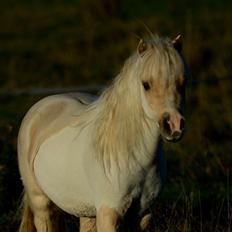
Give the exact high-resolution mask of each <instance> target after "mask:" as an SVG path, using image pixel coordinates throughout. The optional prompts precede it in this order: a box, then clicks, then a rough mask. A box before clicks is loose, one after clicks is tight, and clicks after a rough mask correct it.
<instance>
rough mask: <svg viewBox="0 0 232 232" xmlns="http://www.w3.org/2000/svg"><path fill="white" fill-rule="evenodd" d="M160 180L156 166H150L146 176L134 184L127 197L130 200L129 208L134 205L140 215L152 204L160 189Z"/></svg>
mask: <svg viewBox="0 0 232 232" xmlns="http://www.w3.org/2000/svg"><path fill="white" fill-rule="evenodd" d="M161 184H162V183H161V179H160V177H159V175H158V173H157V168H156V166H155V165H154V166H151V167H150V168H149V169H148V170H147V172H146V174H145V175H144V176H142V177H141V178H140V179H139V178H138V181H137V182H135V184H134V185H133V187H132V188H131V191H129V194H128V196H130V198H131V205H130V208H131V207H132V208H133V207H134V205H136V208H137V211H139V212H138V213H139V214H142V213H143V212H144V211H145V210H146V209H147V208H149V206H150V205H151V204H152V203H153V202H154V200H155V198H156V197H157V196H158V194H159V191H160V189H161Z"/></svg>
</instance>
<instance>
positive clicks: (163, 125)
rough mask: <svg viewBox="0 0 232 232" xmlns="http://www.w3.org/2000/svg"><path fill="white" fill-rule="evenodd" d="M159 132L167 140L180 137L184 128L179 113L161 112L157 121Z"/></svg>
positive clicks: (182, 119)
mask: <svg viewBox="0 0 232 232" xmlns="http://www.w3.org/2000/svg"><path fill="white" fill-rule="evenodd" d="M159 127H160V133H161V135H162V136H163V137H164V138H165V139H166V140H167V141H178V140H180V139H181V137H182V135H183V132H184V128H185V119H184V118H183V116H182V115H180V113H178V112H177V113H172V114H171V113H168V112H165V113H163V115H162V117H161V120H160V121H159Z"/></svg>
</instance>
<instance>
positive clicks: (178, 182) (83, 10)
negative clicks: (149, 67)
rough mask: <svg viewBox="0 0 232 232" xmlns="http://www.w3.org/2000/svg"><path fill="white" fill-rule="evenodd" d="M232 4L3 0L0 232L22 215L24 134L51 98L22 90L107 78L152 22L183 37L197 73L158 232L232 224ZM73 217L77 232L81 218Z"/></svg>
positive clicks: (169, 151) (169, 150)
mask: <svg viewBox="0 0 232 232" xmlns="http://www.w3.org/2000/svg"><path fill="white" fill-rule="evenodd" d="M132 6H133V7H132ZM231 11H232V4H231V3H230V1H226V0H223V1H219V0H212V1H210V0H205V1H200V0H195V1H193V2H191V1H183V0H176V1H172V2H171V1H170V2H169V1H168V0H163V1H162V2H160V3H154V2H153V1H150V0H149V1H146V4H145V1H141V0H135V1H132V0H126V1H116V0H109V1H106V0H97V1H91V0H85V1H84V0H79V1H78V0H76V1H75V0H66V1H65V0H63V1H57V2H55V1H50V3H47V1H45V0H40V1H39V0H34V1H29V0H22V1H20V3H19V2H18V1H16V0H9V1H6V2H1V3H0V231H4V232H10V231H16V228H17V226H18V223H19V211H18V210H17V209H18V207H19V205H20V197H21V192H22V186H21V182H20V179H19V174H18V169H17V160H16V157H17V156H16V142H17V133H18V128H19V125H20V121H21V120H22V117H23V115H24V114H25V113H26V111H27V110H28V109H29V107H30V106H31V105H32V104H33V103H35V102H36V101H37V100H39V99H40V98H42V97H43V96H44V95H42V94H34V95H30V94H23V95H14V93H15V91H16V90H21V89H24V90H27V89H31V88H38V87H43V88H55V87H57V88H58V87H72V86H95V85H105V84H107V83H108V82H109V81H110V80H111V79H112V77H114V76H115V75H116V74H117V72H118V71H119V70H120V68H121V66H122V65H123V62H124V60H125V59H126V58H127V57H128V56H129V55H130V54H131V52H132V51H134V49H135V48H136V46H137V43H138V39H137V38H136V37H143V36H145V37H146V36H147V35H148V31H147V30H146V27H145V26H144V24H146V25H147V26H148V27H149V29H150V30H151V31H152V32H154V33H158V34H159V35H163V36H168V37H175V36H176V35H178V34H179V33H181V34H182V35H183V41H184V47H183V49H184V51H183V53H184V55H185V57H186V60H187V63H188V64H189V67H190V70H191V74H192V75H191V79H190V80H189V83H188V87H187V99H186V109H185V118H186V121H187V131H186V134H185V136H184V138H183V139H182V141H181V142H179V143H176V144H168V143H165V150H166V155H167V162H168V180H167V183H166V186H165V188H164V189H163V191H162V193H161V194H160V196H159V198H158V199H157V202H156V208H155V218H156V220H155V222H154V231H158V232H159V231H160V232H164V231H171V232H173V231H177V232H178V231H181V232H182V231H183V232H184V231H194V232H195V231H196V232H198V231H199V232H202V231H205V232H211V231H213V232H224V231H225V232H230V231H232V175H231V174H232V82H231V80H232V75H231V73H232V65H231V63H232V31H231V22H232V14H231ZM6 92H7V93H12V95H11V94H8V95H5V94H3V93H6ZM67 221H68V222H67V226H68V227H69V228H70V231H75V226H76V223H74V222H73V220H70V219H69V218H68V219H67Z"/></svg>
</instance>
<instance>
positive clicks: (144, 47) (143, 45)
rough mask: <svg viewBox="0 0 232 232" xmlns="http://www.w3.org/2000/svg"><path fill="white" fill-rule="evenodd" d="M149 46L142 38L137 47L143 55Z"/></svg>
mask: <svg viewBox="0 0 232 232" xmlns="http://www.w3.org/2000/svg"><path fill="white" fill-rule="evenodd" d="M147 48H148V46H147V43H146V41H144V40H143V39H141V40H140V41H139V44H138V47H137V52H138V54H139V55H142V54H143V53H144V52H145V51H146V50H147Z"/></svg>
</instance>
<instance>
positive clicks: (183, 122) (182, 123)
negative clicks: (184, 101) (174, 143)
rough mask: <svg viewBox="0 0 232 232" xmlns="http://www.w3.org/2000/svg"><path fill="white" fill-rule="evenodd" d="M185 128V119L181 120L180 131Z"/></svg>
mask: <svg viewBox="0 0 232 232" xmlns="http://www.w3.org/2000/svg"><path fill="white" fill-rule="evenodd" d="M184 127H185V120H184V119H183V118H181V120H180V130H181V131H182V130H184Z"/></svg>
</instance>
